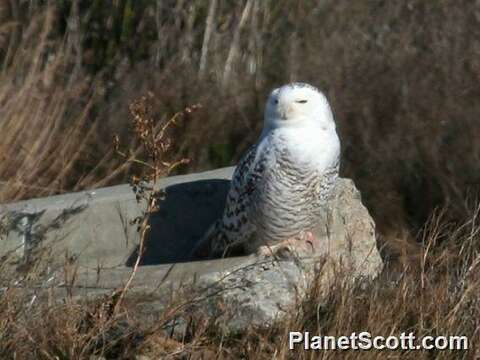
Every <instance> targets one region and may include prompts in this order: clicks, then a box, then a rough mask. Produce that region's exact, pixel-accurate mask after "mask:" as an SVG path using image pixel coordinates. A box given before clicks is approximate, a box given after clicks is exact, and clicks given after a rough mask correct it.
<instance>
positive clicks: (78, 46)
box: [68, 0, 83, 79]
mask: <svg viewBox="0 0 480 360" xmlns="http://www.w3.org/2000/svg"><path fill="white" fill-rule="evenodd" d="M68 36H69V38H70V41H71V46H72V47H73V49H74V50H75V67H74V69H73V74H72V75H73V76H72V78H73V79H76V77H77V75H79V74H80V71H81V70H82V56H83V45H82V33H81V28H80V4H79V0H73V3H72V8H71V12H70V24H69V34H68Z"/></svg>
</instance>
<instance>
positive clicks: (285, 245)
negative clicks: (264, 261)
mask: <svg viewBox="0 0 480 360" xmlns="http://www.w3.org/2000/svg"><path fill="white" fill-rule="evenodd" d="M318 245H319V244H318V241H317V239H316V238H315V237H314V235H313V233H312V232H311V231H302V232H301V233H300V234H299V235H298V236H296V237H292V238H289V239H287V240H285V241H282V242H281V243H278V244H275V245H271V246H268V245H264V246H260V247H259V248H258V250H257V253H256V255H257V256H259V257H263V258H268V257H279V258H281V259H285V258H291V257H292V256H293V255H295V256H299V255H307V254H308V255H311V254H312V253H314V252H315V251H316V250H317V249H318Z"/></svg>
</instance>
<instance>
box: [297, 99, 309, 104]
mask: <svg viewBox="0 0 480 360" xmlns="http://www.w3.org/2000/svg"><path fill="white" fill-rule="evenodd" d="M295 102H297V103H299V104H306V103H307V100H297V101H295Z"/></svg>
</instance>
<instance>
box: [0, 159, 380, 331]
mask: <svg viewBox="0 0 480 360" xmlns="http://www.w3.org/2000/svg"><path fill="white" fill-rule="evenodd" d="M232 172H233V168H225V169H219V170H216V171H211V172H206V173H200V174H193V175H186V176H178V177H171V178H167V179H164V180H163V181H162V183H161V186H163V187H164V188H165V189H166V198H165V201H163V202H162V204H161V211H160V212H158V213H156V214H155V215H154V216H153V217H152V219H151V226H152V231H151V234H150V236H149V237H148V239H147V242H146V244H147V251H146V253H145V256H144V258H143V263H142V264H143V265H153V266H142V267H140V269H139V271H138V272H137V274H136V276H135V279H134V282H133V284H132V290H133V291H132V292H134V293H136V294H137V295H138V294H142V293H143V294H147V293H148V296H149V297H148V298H149V299H152V300H150V301H147V300H145V304H146V306H147V307H148V308H149V309H150V311H160V310H161V309H162V307H163V306H164V304H165V300H164V299H165V297H168V294H169V292H171V291H172V290H171V289H173V288H175V287H177V288H178V286H180V285H179V284H187V286H193V287H194V288H195V289H196V290H198V291H204V292H205V293H206V294H211V295H212V296H207V297H206V300H205V301H206V304H205V306H204V307H203V306H202V307H203V308H204V309H207V310H208V312H209V313H211V314H212V315H214V316H216V317H217V316H219V314H221V316H220V317H219V321H221V319H224V320H226V319H227V318H226V317H227V316H228V319H229V320H228V321H227V322H226V323H227V324H228V330H229V331H236V330H240V329H242V328H245V327H246V326H249V325H252V324H253V325H262V326H264V325H268V324H271V322H272V321H273V320H274V319H276V318H277V317H279V316H282V315H283V314H285V313H286V312H288V311H290V310H291V309H292V307H293V306H294V305H295V303H296V301H297V300H298V299H299V298H301V297H302V296H303V294H304V292H305V289H306V288H307V286H308V284H309V281H310V279H311V278H312V276H314V275H315V274H320V275H321V276H322V281H323V282H324V283H325V285H326V284H327V282H328V281H331V279H333V278H332V274H333V273H334V271H335V269H337V268H338V267H339V266H340V265H341V267H342V268H343V269H345V270H346V271H348V273H349V274H351V278H352V279H354V278H355V277H358V276H376V275H377V274H378V272H379V271H380V270H381V267H382V260H381V258H380V255H379V252H378V250H377V247H376V239H375V229H374V223H373V221H372V219H371V217H370V215H369V214H368V211H367V209H366V208H365V207H364V206H363V205H362V203H361V198H360V194H359V192H358V191H357V189H356V188H355V186H354V184H353V182H352V181H351V180H348V179H339V181H338V184H337V187H336V190H335V195H334V197H333V199H332V201H331V204H330V207H329V211H328V212H326V213H325V214H324V215H323V216H322V217H321V218H320V219H319V225H318V226H317V228H316V229H315V231H314V234H315V236H317V237H318V238H320V239H321V241H322V243H323V244H324V247H323V248H322V250H321V252H320V253H316V254H314V255H315V256H314V257H311V258H309V259H298V258H292V259H289V260H283V261H277V260H272V259H269V260H265V259H259V258H255V257H254V256H246V257H240V258H227V259H219V260H210V261H195V262H185V261H186V260H187V258H186V254H188V253H189V252H190V250H191V248H192V247H193V245H194V244H195V242H196V241H198V240H199V239H200V238H201V236H202V235H203V233H204V232H205V231H206V229H207V228H208V227H209V226H210V224H211V223H212V222H213V221H214V220H215V219H216V218H217V217H219V216H220V215H221V213H222V209H223V205H224V201H225V196H226V193H227V190H228V185H229V180H228V179H229V178H230V177H231V174H232ZM141 211H142V208H141V205H140V204H138V203H137V202H136V201H135V198H134V194H133V192H132V191H131V190H130V188H129V187H128V186H125V185H122V186H116V187H112V188H105V189H98V190H95V191H92V192H82V193H77V194H67V195H61V196H55V197H51V198H46V199H34V200H31V201H25V202H21V203H17V204H8V205H4V206H3V207H2V206H0V218H2V217H3V219H4V224H5V223H6V224H7V227H8V230H9V231H8V232H7V236H4V235H3V237H2V235H0V255H3V254H5V253H6V252H8V251H12V250H13V251H16V252H17V253H18V255H19V256H20V257H22V256H23V257H24V258H25V257H27V258H28V256H29V254H30V253H31V249H33V248H37V247H49V248H51V249H54V251H53V253H54V254H57V258H58V259H64V256H62V254H64V253H65V251H68V252H69V254H73V255H74V257H75V258H76V259H77V261H78V264H79V266H80V272H79V275H78V280H77V283H76V286H77V295H78V296H86V295H92V294H93V295H96V294H100V293H105V292H109V291H112V290H113V289H118V288H119V287H121V286H122V285H123V284H124V283H125V282H126V280H127V279H128V277H129V275H130V272H131V269H130V268H129V267H128V266H129V265H131V264H132V263H133V261H134V260H135V258H136V246H137V243H138V236H137V234H136V232H135V229H134V226H133V225H130V224H129V220H131V219H132V218H134V217H135V216H138V214H140V213H141ZM2 214H3V215H2ZM171 263H175V264H174V265H167V264H171ZM99 264H100V265H103V268H102V270H101V271H100V272H98V271H97V266H98V265H99ZM320 265H321V266H320ZM59 278H60V276H59ZM193 278H195V282H194V283H192V279H193ZM154 292H156V293H158V294H160V295H159V296H158V297H152V296H151V295H152V293H154ZM145 298H147V296H145ZM153 299H155V300H153ZM149 302H150V303H149ZM225 306H227V309H229V310H228V311H226V312H225V308H226V307H225Z"/></svg>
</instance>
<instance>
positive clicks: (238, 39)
mask: <svg viewBox="0 0 480 360" xmlns="http://www.w3.org/2000/svg"><path fill="white" fill-rule="evenodd" d="M0 21H1V23H0V63H1V64H0V134H1V137H2V141H1V142H0V203H2V202H6V201H13V200H18V199H23V198H29V197H36V196H46V195H50V194H55V193H61V192H66V191H75V190H80V189H84V188H92V187H99V186H105V185H112V184H115V183H120V182H126V181H127V179H128V178H129V176H130V175H131V173H132V171H137V170H138V168H135V167H133V168H132V164H131V163H128V162H127V163H124V162H123V161H122V159H121V157H118V156H116V155H115V150H114V149H113V148H112V134H115V133H119V135H120V141H121V142H122V143H124V144H125V143H126V144H128V147H130V148H132V149H136V150H134V151H141V149H140V144H139V143H138V142H137V141H136V140H134V139H131V138H130V136H129V134H130V130H131V129H130V128H129V116H128V104H130V103H131V101H133V100H134V99H136V98H138V97H139V95H143V94H146V93H148V92H151V93H153V94H154V99H155V100H154V112H155V114H156V116H157V117H158V118H160V119H163V120H165V119H168V118H170V117H171V116H172V114H174V113H175V112H177V111H178V110H179V109H184V108H185V107H186V106H188V105H191V104H196V103H201V104H202V105H203V108H202V110H201V111H200V112H198V113H197V114H195V118H194V120H192V121H186V122H184V123H183V124H182V125H181V126H180V127H179V128H178V129H176V130H175V131H174V133H173V136H174V138H175V147H174V149H173V150H175V151H176V152H177V153H178V157H179V158H180V157H187V158H190V159H191V160H192V161H191V163H190V165H188V166H185V167H183V169H182V171H185V172H187V171H194V170H202V169H208V168H213V167H218V166H224V165H225V166H226V165H230V164H234V163H235V162H236V160H238V158H239V156H240V155H241V154H242V153H243V151H244V150H245V149H246V148H247V147H248V146H249V145H250V144H251V143H252V142H253V141H254V140H255V138H256V137H257V136H258V133H259V130H260V128H261V116H262V111H263V109H262V107H263V103H264V100H265V97H266V95H267V93H268V92H269V90H270V89H271V88H272V87H274V86H278V85H280V84H282V83H285V82H288V81H290V80H301V81H306V82H310V83H312V84H314V85H317V86H318V87H320V88H321V89H323V90H324V91H325V92H326V93H327V95H328V98H329V99H330V101H331V103H332V107H333V110H334V113H335V116H336V119H337V122H338V128H339V131H340V135H341V141H342V147H343V157H342V172H343V175H344V176H347V177H351V178H353V179H354V180H355V182H356V184H357V186H358V187H359V188H360V190H361V191H362V195H363V200H364V202H365V203H366V205H367V207H368V208H369V210H370V211H371V213H372V215H373V216H374V218H375V221H376V223H377V226H378V230H379V233H380V234H381V238H380V243H381V244H384V243H385V244H386V246H387V248H388V250H387V251H385V252H386V256H388V257H390V258H395V259H397V258H399V259H400V260H402V261H401V265H402V266H401V267H400V271H399V273H401V274H403V276H402V277H401V278H400V279H399V280H398V279H397V280H396V282H394V283H393V285H392V283H391V281H390V280H388V279H383V278H382V279H377V280H375V281H371V282H366V283H362V284H357V285H354V286H353V287H351V286H347V285H344V282H343V281H341V276H340V278H339V281H338V283H337V285H336V286H335V287H333V288H332V289H330V290H329V296H328V299H329V301H327V302H326V303H325V305H322V307H318V306H317V303H316V298H315V296H314V295H315V287H313V289H312V297H311V298H309V299H307V300H306V301H305V302H304V303H303V304H301V309H303V311H301V312H299V314H298V315H295V316H294V318H292V319H287V320H285V321H286V322H285V323H281V324H278V326H275V327H274V328H273V329H271V330H269V331H254V330H252V332H251V333H249V334H244V336H243V337H238V338H237V337H223V336H222V334H218V333H216V332H215V331H214V330H212V328H211V327H209V326H207V325H208V324H207V325H205V326H197V327H195V328H196V329H197V331H198V329H202V331H203V332H202V331H200V332H195V331H193V330H192V331H193V334H191V336H190V337H189V338H188V339H187V340H185V341H183V342H182V343H181V344H177V345H178V346H179V347H180V348H181V349H183V350H182V351H183V354H185V353H194V352H196V351H199V350H200V349H208V350H209V351H211V352H213V353H214V354H217V355H219V356H221V357H222V356H223V357H225V358H228V357H235V355H236V354H239V353H240V354H243V355H244V356H245V357H247V358H262V357H263V358H271V357H272V356H277V357H279V358H282V357H294V355H292V354H290V353H288V352H287V351H286V343H285V331H286V330H287V329H292V328H298V329H311V331H312V332H318V331H319V330H318V329H320V330H322V331H323V332H327V333H330V334H344V333H346V334H348V333H350V332H352V331H358V330H359V329H361V330H364V329H368V330H369V331H370V332H372V333H375V334H389V333H390V332H394V333H397V332H400V331H401V330H405V331H407V330H409V331H410V330H411V331H414V332H415V333H416V334H417V335H418V336H421V335H422V334H427V333H429V334H465V335H469V336H470V337H471V338H470V341H471V343H472V344H474V343H475V341H478V331H477V330H478V320H477V319H478V318H479V309H480V308H479V306H478V304H477V301H476V299H475V292H476V291H478V286H479V284H480V280H479V279H478V278H477V277H478V269H477V263H478V261H477V254H478V251H479V245H478V244H479V239H478V224H477V215H478V211H477V209H476V205H475V204H476V200H477V192H478V190H479V185H480V170H479V166H478V164H479V162H480V148H479V147H480V145H479V144H480V143H479V142H478V141H477V139H479V138H480V126H479V120H478V117H479V114H480V102H478V98H479V97H480V62H479V59H480V56H479V55H480V54H479V52H480V40H479V39H480V34H479V31H480V30H479V29H480V26H479V23H480V7H479V5H478V4H477V3H476V2H474V1H469V0H459V1H454V0H442V1H436V2H425V1H421V0H408V1H402V2H392V1H381V0H374V1H355V2H352V1H347V0H331V1H330V0H326V1H322V2H315V1H302V2H298V3H297V4H296V5H295V6H292V3H291V2H288V1H254V0H245V1H238V2H226V1H220V0H219V1H217V0H210V1H203V2H193V1H177V2H176V1H156V2H153V1H146V0H139V1H127V0H122V1H117V2H113V3H110V2H102V1H91V2H88V1H80V0H68V1H59V2H56V3H55V2H46V3H45V2H43V1H28V2H27V1H21V0H10V1H7V0H3V1H1V0H0ZM133 166H134V165H133ZM435 209H442V211H437V212H435ZM439 214H441V216H440V215H439ZM439 219H441V220H439ZM4 280H5V281H6V282H7V283H9V281H13V280H12V279H4ZM2 291H3V293H2V295H1V297H0V357H1V358H9V357H14V356H16V358H20V359H21V358H28V357H33V358H46V359H53V358H55V357H56V356H57V357H59V358H82V357H83V358H88V356H90V354H92V353H93V352H94V351H93V350H92V349H93V348H96V347H95V346H92V345H91V344H92V342H93V343H95V342H96V341H97V340H95V339H97V337H98V336H100V335H101V334H104V333H105V331H106V330H105V327H104V326H103V325H99V326H97V325H95V326H93V328H92V329H94V330H91V329H90V330H85V329H84V328H82V327H81V326H80V325H79V321H80V320H79V319H84V318H85V314H86V313H88V311H90V310H88V309H89V306H90V305H88V304H84V303H83V302H82V301H81V302H71V303H67V304H50V303H40V302H38V301H34V302H33V303H32V305H31V306H30V305H29V304H30V302H31V298H30V297H27V295H26V294H25V293H23V292H17V290H15V289H11V288H10V289H9V290H2ZM72 301H73V300H72ZM125 306H126V305H125ZM124 310H125V313H122V316H126V315H125V314H128V315H129V316H128V321H127V322H131V321H133V323H135V321H138V323H137V324H136V325H135V324H133V325H131V326H133V328H134V329H135V332H134V333H135V334H138V333H140V334H142V336H144V335H145V334H150V333H156V332H155V331H154V330H152V329H156V328H147V329H145V328H144V327H145V326H146V325H145V323H142V322H141V321H140V320H138V319H137V320H132V319H135V311H134V310H132V309H127V308H125V309H124ZM118 316H120V315H118ZM152 316H154V315H152ZM155 316H157V315H155ZM158 316H162V315H161V314H159V315H158ZM312 316H313V317H312ZM122 319H123V318H122ZM198 321H200V320H198ZM202 321H207V320H202ZM200 322H201V321H200ZM207 322H208V321H207ZM46 323H49V324H50V325H49V326H48V331H45V324H46ZM80 323H81V321H80ZM113 323H115V324H116V321H113V322H112V324H113ZM139 323H140V325H139ZM137 325H138V326H137ZM129 326H130V325H129ZM142 326H143V327H142ZM129 329H130V328H129ZM92 331H93V332H92ZM99 334H100V335H99ZM135 336H136V335H135ZM145 336H147V335H145ZM160 338H161V340H158V339H160ZM155 339H157V340H155ZM172 341H173V340H172ZM19 344H21V345H19ZM142 344H143V345H138V346H139V347H141V346H146V345H145V344H150V345H149V346H150V348H151V349H157V350H155V351H160V350H159V349H160V348H161V349H162V350H161V351H167V350H165V349H167V348H168V349H173V348H175V350H171V352H172V353H173V352H176V353H177V354H180V355H179V356H181V354H182V353H181V352H180V353H178V351H179V350H178V348H177V347H175V346H173V345H172V343H169V342H168V341H167V340H165V339H164V338H162V337H158V336H157V338H155V336H153V335H152V336H147V341H146V342H145V341H143V342H142ZM159 344H163V345H159ZM192 344H193V345H192ZM170 346H173V347H170ZM97 348H98V347H97ZM138 349H139V348H138V347H134V349H130V348H129V347H123V348H122V349H121V350H118V349H117V350H115V351H125V352H126V353H128V352H129V351H138ZM152 351H153V350H152ZM167 352H168V351H167ZM115 354H117V355H118V354H120V353H119V352H117V353H115ZM158 354H160V353H158ZM163 354H165V353H163ZM336 355H338V354H336ZM343 355H344V356H347V357H348V356H351V357H357V356H358V357H360V356H362V357H367V356H372V357H379V358H382V357H383V355H384V354H382V353H368V354H365V353H362V352H359V353H348V354H342V356H343ZM404 355H405V356H411V357H412V358H413V357H420V358H430V357H434V356H436V355H442V356H444V357H445V358H447V357H451V358H457V357H458V356H459V354H446V353H442V354H439V353H437V354H433V355H432V354H430V353H410V354H404ZM158 356H160V355H158ZM185 356H186V355H185ZM309 356H311V357H315V354H306V355H305V357H306V358H308V357H309ZM324 356H325V357H335V353H332V354H329V353H326V354H324ZM469 356H473V353H472V352H471V353H470V354H469Z"/></svg>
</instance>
